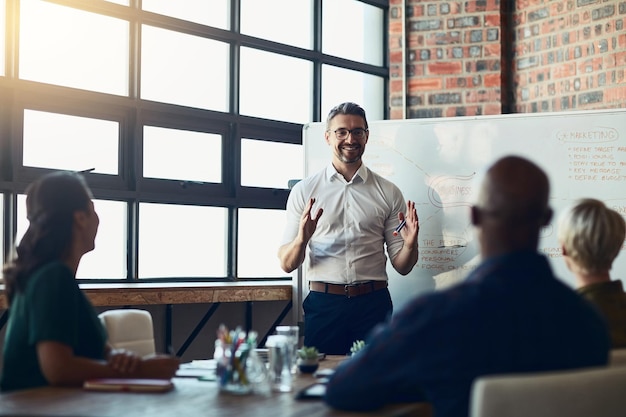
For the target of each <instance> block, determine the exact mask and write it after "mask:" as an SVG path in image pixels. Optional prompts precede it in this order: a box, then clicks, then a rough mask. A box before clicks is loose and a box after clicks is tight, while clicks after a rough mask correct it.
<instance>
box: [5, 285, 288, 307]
mask: <svg viewBox="0 0 626 417" xmlns="http://www.w3.org/2000/svg"><path fill="white" fill-rule="evenodd" d="M80 288H81V289H82V290H83V292H84V293H85V294H86V295H87V297H88V298H89V299H90V301H91V303H92V304H93V305H94V306H107V307H113V306H126V305H133V306H138V305H150V304H194V303H233V302H243V301H289V300H291V299H292V293H293V292H292V291H293V286H292V283H291V281H259V282H250V281H239V282H196V283H190V282H185V283H183V282H180V283H147V282H137V283H110V284H109V283H98V284H96V283H93V284H91V283H82V284H80ZM6 307H7V306H6V299H5V297H4V285H0V310H2V309H6Z"/></svg>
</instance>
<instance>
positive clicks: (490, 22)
mask: <svg viewBox="0 0 626 417" xmlns="http://www.w3.org/2000/svg"><path fill="white" fill-rule="evenodd" d="M484 20H485V26H493V27H496V28H498V29H499V28H500V15H499V14H488V15H487V16H485V17H484Z"/></svg>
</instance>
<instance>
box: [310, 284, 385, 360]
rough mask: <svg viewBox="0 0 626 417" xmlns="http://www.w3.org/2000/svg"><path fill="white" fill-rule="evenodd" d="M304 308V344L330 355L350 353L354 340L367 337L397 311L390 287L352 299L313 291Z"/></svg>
mask: <svg viewBox="0 0 626 417" xmlns="http://www.w3.org/2000/svg"><path fill="white" fill-rule="evenodd" d="M302 307H303V309H304V345H305V346H315V347H316V348H317V349H318V351H320V352H322V353H326V354H328V355H346V354H349V353H350V348H351V347H352V343H353V342H354V341H356V340H365V339H366V337H367V335H368V334H369V332H370V330H372V328H373V327H374V326H375V325H376V324H378V323H382V322H384V321H385V320H387V319H388V318H389V317H390V316H391V313H392V312H393V305H392V303H391V296H390V295H389V290H388V289H387V288H385V289H382V290H378V291H374V292H371V293H368V294H365V295H360V296H358V297H351V298H348V297H346V296H345V295H335V294H325V293H322V292H315V291H311V292H309V294H308V295H307V297H306V298H305V300H304V303H303V305H302Z"/></svg>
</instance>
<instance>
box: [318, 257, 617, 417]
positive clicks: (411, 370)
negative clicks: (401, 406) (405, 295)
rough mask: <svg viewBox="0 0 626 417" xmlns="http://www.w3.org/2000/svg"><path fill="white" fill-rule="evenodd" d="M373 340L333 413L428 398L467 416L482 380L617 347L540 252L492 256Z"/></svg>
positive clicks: (346, 378) (349, 370)
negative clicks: (474, 385)
mask: <svg viewBox="0 0 626 417" xmlns="http://www.w3.org/2000/svg"><path fill="white" fill-rule="evenodd" d="M366 342H367V345H366V347H365V348H364V349H363V350H362V351H360V352H359V353H358V354H357V355H356V356H354V357H353V358H351V359H349V360H347V361H346V362H344V363H342V364H341V365H340V366H339V367H338V368H337V371H336V372H335V374H334V376H333V377H332V378H331V380H330V381H329V384H328V388H327V393H326V396H325V401H326V402H327V403H328V404H329V405H330V406H332V407H335V408H339V409H345V410H359V411H365V410H373V409H376V408H379V407H381V406H383V405H385V404H388V403H394V402H407V401H426V402H429V403H431V404H432V405H433V407H434V411H435V415H436V416H437V417H462V416H467V415H468V413H469V398H470V390H471V385H472V382H473V381H474V380H475V379H476V378H477V377H479V376H482V375H487V374H500V373H517V372H535V371H548V370H557V369H567V368H577V367H585V366H597V365H604V364H606V363H607V361H608V353H609V349H610V341H609V335H608V332H607V329H606V325H605V323H604V322H603V320H602V319H601V317H600V316H599V314H598V313H597V312H596V311H595V310H594V309H593V308H592V307H591V306H590V305H589V304H588V303H587V302H586V301H585V300H583V299H582V298H581V297H580V296H579V295H578V294H576V292H575V291H573V290H572V289H571V288H569V287H567V286H566V285H565V284H563V283H562V282H561V281H559V280H557V279H556V278H555V277H554V275H553V272H552V270H551V268H550V265H549V264H548V261H547V260H546V258H545V257H544V256H542V255H539V254H538V253H536V252H534V251H533V252H521V253H513V254H508V255H504V256H501V257H497V258H492V259H489V260H487V261H485V262H483V263H482V264H481V265H479V266H478V268H477V269H476V270H474V271H473V272H472V273H471V274H470V276H469V277H468V279H467V280H466V281H465V282H463V283H461V284H459V285H456V286H454V287H451V288H449V289H447V290H442V291H440V292H435V293H431V294H427V295H423V296H421V297H418V298H416V299H414V300H413V301H412V302H410V303H409V304H407V305H406V306H405V307H404V308H403V309H402V310H401V311H399V312H398V313H397V314H396V315H395V316H394V317H392V319H391V321H390V322H389V323H386V324H383V325H379V326H378V327H377V328H375V329H374V330H373V331H372V333H371V334H370V336H369V337H368V340H367V341H366Z"/></svg>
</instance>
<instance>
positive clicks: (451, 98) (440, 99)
mask: <svg viewBox="0 0 626 417" xmlns="http://www.w3.org/2000/svg"><path fill="white" fill-rule="evenodd" d="M460 102H461V94H460V93H439V94H431V95H429V96H428V104H458V103H460Z"/></svg>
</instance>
